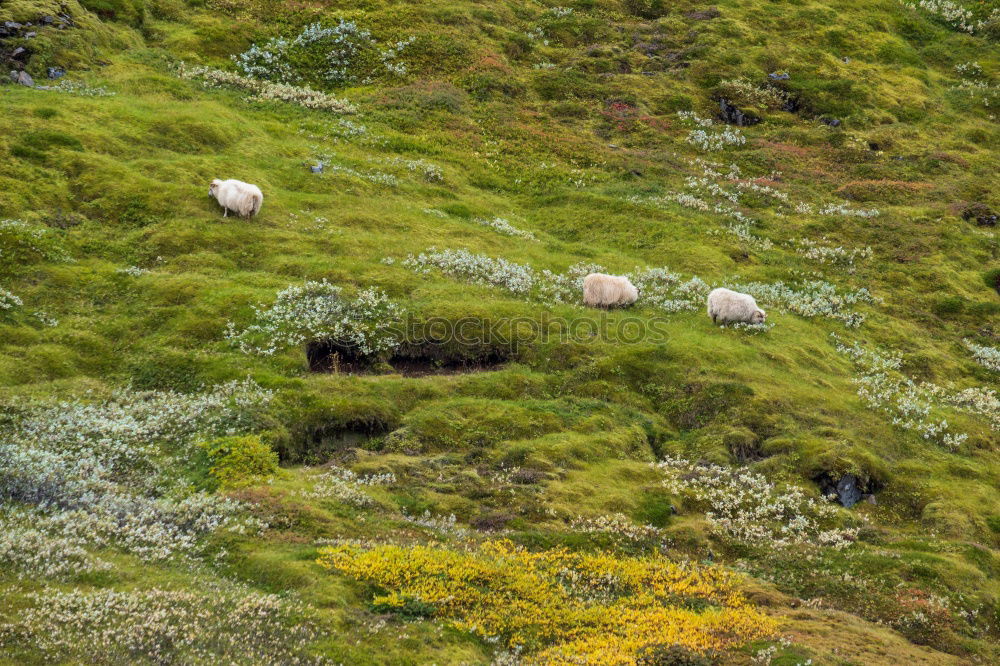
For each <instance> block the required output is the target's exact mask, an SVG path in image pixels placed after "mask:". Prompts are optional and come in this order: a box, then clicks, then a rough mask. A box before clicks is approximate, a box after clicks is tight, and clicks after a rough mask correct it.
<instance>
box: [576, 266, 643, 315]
mask: <svg viewBox="0 0 1000 666" xmlns="http://www.w3.org/2000/svg"><path fill="white" fill-rule="evenodd" d="M638 298H639V290H638V289H636V288H635V285H633V284H632V283H631V282H630V281H629V279H628V278H627V277H625V276H623V275H605V274H604V273H591V274H590V275H588V276H587V277H585V278H583V304H584V305H589V306H590V307H594V308H612V307H615V306H625V305H631V304H632V303H635V301H636V299H638Z"/></svg>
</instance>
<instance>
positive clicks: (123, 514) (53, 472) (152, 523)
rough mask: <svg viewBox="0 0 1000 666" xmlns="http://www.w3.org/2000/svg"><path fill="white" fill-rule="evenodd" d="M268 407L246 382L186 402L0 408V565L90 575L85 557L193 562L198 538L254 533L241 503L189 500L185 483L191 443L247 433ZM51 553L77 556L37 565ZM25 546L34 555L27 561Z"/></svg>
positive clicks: (133, 398) (120, 397)
mask: <svg viewBox="0 0 1000 666" xmlns="http://www.w3.org/2000/svg"><path fill="white" fill-rule="evenodd" d="M270 398H271V394H270V392H268V391H265V390H263V389H261V388H260V387H259V386H257V385H256V384H254V383H253V382H249V381H247V382H231V383H228V384H223V385H220V386H218V387H216V388H214V389H212V390H211V391H207V392H205V393H200V394H193V395H187V394H181V393H174V392H150V393H132V392H126V391H121V392H119V393H116V394H115V395H114V396H112V398H111V399H110V400H107V401H105V402H100V403H90V402H82V401H67V402H62V403H59V404H58V405H45V404H42V405H38V404H34V403H23V404H22V403H10V404H7V405H5V407H6V409H5V410H4V412H5V414H6V415H7V418H6V419H5V420H4V421H3V423H2V424H0V426H2V432H0V533H7V534H8V536H7V539H6V541H5V542H4V545H3V546H0V561H8V562H12V563H13V564H15V565H17V566H19V567H22V568H28V569H30V570H32V571H34V572H36V573H39V574H45V575H63V574H67V573H70V572H69V571H68V570H67V569H66V568H67V567H69V566H71V563H72V562H76V563H78V564H79V565H80V566H81V567H83V570H88V569H94V568H95V567H96V565H95V564H94V562H91V561H89V560H88V558H86V557H84V556H83V553H82V550H81V549H82V548H83V547H84V546H88V547H94V548H117V549H120V550H122V551H124V552H128V553H132V554H135V555H137V556H139V557H141V558H143V559H148V560H162V559H167V558H170V557H172V556H174V555H175V554H192V555H194V554H198V553H199V552H200V548H201V546H200V537H201V536H203V535H206V534H208V533H210V532H213V531H215V530H216V529H220V528H229V529H233V530H236V531H245V530H247V529H260V527H262V525H261V524H260V523H259V522H258V521H255V520H253V519H251V518H249V517H248V516H245V515H244V512H243V507H242V505H241V504H240V503H239V502H236V501H234V500H231V499H226V498H222V497H217V496H214V495H208V494H205V493H197V492H192V491H191V489H190V481H188V480H186V478H185V477H184V475H183V473H184V470H185V469H186V465H187V461H189V460H191V458H192V456H193V454H194V452H195V449H196V442H197V441H198V440H199V439H201V438H204V437H217V436H224V435H229V434H236V433H245V432H251V431H253V430H254V429H255V428H257V427H259V424H260V423H262V422H263V421H262V419H263V415H264V411H265V409H266V406H267V404H268V403H269V401H270ZM55 542H62V543H65V544H67V545H68V546H72V548H73V549H75V550H74V551H73V552H75V553H76V555H74V556H73V557H72V558H69V559H66V560H64V561H62V562H61V563H59V562H56V563H53V562H48V561H39V560H38V556H39V553H41V552H45V549H46V548H48V546H46V544H52V543H55ZM31 544H35V545H36V546H38V548H39V549H40V550H36V553H35V555H33V556H30V557H27V556H26V555H25V548H27V547H28V546H30V545H31ZM75 572H76V570H74V573H75Z"/></svg>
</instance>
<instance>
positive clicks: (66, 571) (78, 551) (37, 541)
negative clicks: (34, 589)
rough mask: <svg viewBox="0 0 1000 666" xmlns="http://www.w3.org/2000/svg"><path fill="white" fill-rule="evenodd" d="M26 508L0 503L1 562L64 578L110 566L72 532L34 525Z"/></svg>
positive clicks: (33, 517)
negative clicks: (54, 530) (54, 531)
mask: <svg viewBox="0 0 1000 666" xmlns="http://www.w3.org/2000/svg"><path fill="white" fill-rule="evenodd" d="M36 520H37V516H36V515H35V514H34V513H33V512H32V511H29V510H25V509H22V508H18V507H13V506H9V505H0V525H2V527H3V529H2V531H0V562H2V563H4V566H6V567H11V568H13V569H15V570H17V571H20V572H22V573H24V574H27V575H30V576H33V577H38V578H42V577H44V578H67V577H70V576H74V575H79V574H83V573H93V572H96V571H106V570H108V569H110V568H111V565H110V564H109V563H108V562H106V561H104V560H101V559H99V558H97V557H95V556H94V555H93V554H91V553H90V552H88V551H87V549H86V546H87V540H86V539H84V538H80V537H78V536H75V535H70V536H66V535H60V534H52V533H50V532H48V531H46V530H45V529H39V527H38V526H35V525H33V524H32V523H34V522H35V521H36Z"/></svg>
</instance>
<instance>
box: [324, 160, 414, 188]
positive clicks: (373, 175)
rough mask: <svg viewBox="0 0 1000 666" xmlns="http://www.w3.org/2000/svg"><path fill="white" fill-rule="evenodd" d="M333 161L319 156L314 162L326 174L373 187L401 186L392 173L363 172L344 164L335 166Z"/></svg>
mask: <svg viewBox="0 0 1000 666" xmlns="http://www.w3.org/2000/svg"><path fill="white" fill-rule="evenodd" d="M332 159H333V158H332V157H331V156H329V155H318V156H316V158H315V159H314V161H315V162H316V163H317V164H319V165H320V166H321V167H322V169H323V171H324V172H325V173H335V174H337V175H340V176H346V177H348V178H354V179H357V180H363V181H365V182H368V183H371V184H373V185H382V186H385V187H396V186H397V185H399V179H398V178H396V177H395V176H394V175H392V174H391V173H385V172H383V171H375V170H371V171H361V170H360V169H354V168H352V167H349V166H344V165H342V164H335V163H333V162H332V161H331V160H332Z"/></svg>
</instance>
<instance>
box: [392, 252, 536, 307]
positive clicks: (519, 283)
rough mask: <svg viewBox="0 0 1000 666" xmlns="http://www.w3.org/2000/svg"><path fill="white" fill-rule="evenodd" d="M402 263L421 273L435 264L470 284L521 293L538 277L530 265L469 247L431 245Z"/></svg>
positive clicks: (532, 284) (426, 271)
mask: <svg viewBox="0 0 1000 666" xmlns="http://www.w3.org/2000/svg"><path fill="white" fill-rule="evenodd" d="M402 264H403V266H405V267H407V268H409V269H411V270H414V271H416V272H418V273H424V274H426V273H429V272H430V271H431V269H432V268H437V269H438V270H440V271H441V272H442V273H444V274H445V275H448V276H449V277H453V278H458V279H461V280H465V281H467V282H471V283H473V284H482V285H488V286H491V287H501V288H503V289H506V290H508V291H510V292H511V293H514V294H518V295H522V296H526V295H528V294H529V293H531V290H532V288H533V287H534V286H535V280H536V279H537V278H536V275H535V272H534V270H532V269H531V268H530V267H529V266H524V265H521V264H517V263H514V262H513V261H507V260H506V259H502V258H496V259H494V258H492V257H487V256H486V255H482V254H473V253H472V252H469V251H468V250H438V249H436V248H433V247H432V248H430V249H428V250H427V251H426V252H421V253H420V254H418V255H409V256H408V257H407V258H406V259H404V260H403V262H402Z"/></svg>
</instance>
